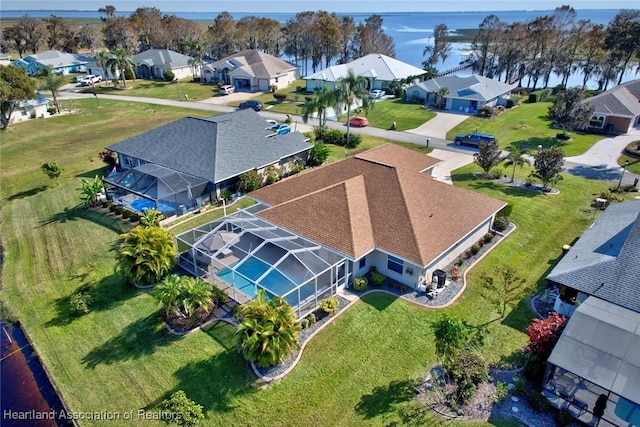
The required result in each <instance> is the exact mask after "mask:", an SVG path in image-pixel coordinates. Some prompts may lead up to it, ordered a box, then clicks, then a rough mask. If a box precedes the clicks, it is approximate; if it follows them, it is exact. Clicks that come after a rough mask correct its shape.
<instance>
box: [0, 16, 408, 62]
mask: <svg viewBox="0 0 640 427" xmlns="http://www.w3.org/2000/svg"><path fill="white" fill-rule="evenodd" d="M98 12H100V13H101V15H102V17H101V21H102V22H101V24H100V25H90V24H83V25H72V24H71V23H70V22H69V21H67V20H65V19H63V18H60V17H58V16H55V15H51V17H50V18H43V19H37V18H33V17H30V16H28V15H25V16H23V17H22V18H21V19H19V20H18V21H17V22H16V23H15V25H13V26H10V27H7V28H4V27H3V28H2V29H1V30H2V37H1V38H0V43H1V44H0V49H2V50H3V51H5V52H17V53H18V54H19V55H20V57H22V56H23V55H24V54H26V53H29V52H31V53H37V52H38V51H40V50H41V49H57V50H62V51H66V52H72V53H75V52H78V51H80V50H90V51H91V52H95V51H96V50H98V49H103V48H106V49H109V50H116V49H122V50H124V51H126V52H127V53H129V54H135V53H139V52H143V51H145V50H148V49H171V50H174V51H176V52H180V53H183V54H186V55H191V56H194V57H200V58H201V57H203V56H204V55H207V56H209V57H210V58H212V59H220V58H223V57H225V56H228V55H230V54H233V53H235V52H238V51H240V50H243V49H256V50H260V51H263V52H265V53H268V54H271V55H273V56H280V55H282V54H286V55H289V56H290V57H293V58H295V60H296V61H303V63H304V64H306V63H307V62H310V65H311V68H312V72H315V71H316V70H317V69H318V68H319V67H322V66H324V67H327V66H329V65H330V64H331V63H332V62H334V61H337V62H338V63H346V62H349V61H351V60H353V59H355V58H359V57H361V56H364V55H367V54H369V53H382V54H385V55H388V56H392V57H393V56H395V46H394V43H393V39H392V38H391V37H390V36H388V35H387V34H385V33H384V30H383V26H382V25H383V19H382V16H380V15H376V14H374V15H371V16H369V17H368V18H366V19H365V20H364V22H362V23H359V24H356V22H355V21H354V19H353V18H352V17H350V16H338V15H337V14H336V13H329V12H326V11H317V12H313V11H306V12H300V13H297V14H296V15H295V16H294V17H293V18H291V19H289V20H288V21H287V22H286V23H284V24H282V23H280V22H278V21H276V20H274V19H271V18H265V17H257V16H246V17H243V18H241V19H239V20H235V19H234V18H233V16H232V15H231V14H230V13H229V12H221V13H220V14H218V16H217V17H216V18H215V19H214V20H213V22H212V23H211V24H210V25H208V26H207V28H206V29H204V28H203V27H201V26H200V25H199V24H198V23H197V22H195V21H192V20H188V19H184V18H179V17H177V16H175V15H168V14H163V13H162V12H161V11H160V9H158V8H155V7H140V8H138V9H136V10H135V11H134V12H133V13H131V15H130V16H129V17H124V16H117V15H116V8H115V7H114V6H110V5H108V6H105V7H104V8H100V9H99V10H98ZM305 67H306V65H305ZM303 72H305V73H306V72H308V70H306V69H305V70H303Z"/></svg>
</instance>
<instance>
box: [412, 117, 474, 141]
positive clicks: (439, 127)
mask: <svg viewBox="0 0 640 427" xmlns="http://www.w3.org/2000/svg"><path fill="white" fill-rule="evenodd" d="M436 114H437V115H436V116H435V117H434V118H433V119H431V120H429V121H428V122H426V123H424V124H422V125H420V126H419V127H417V128H415V129H409V130H407V131H406V132H408V133H413V134H416V135H422V136H431V137H433V138H440V139H447V132H449V131H450V130H451V129H453V128H454V127H456V126H458V125H459V124H460V123H462V122H464V121H465V120H467V119H468V118H469V117H470V116H468V115H466V114H458V113H449V112H447V113H445V112H442V111H439V112H438V113H436Z"/></svg>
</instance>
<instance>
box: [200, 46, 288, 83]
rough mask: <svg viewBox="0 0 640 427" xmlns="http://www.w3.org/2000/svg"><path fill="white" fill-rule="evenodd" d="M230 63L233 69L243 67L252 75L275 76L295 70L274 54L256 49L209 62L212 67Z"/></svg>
mask: <svg viewBox="0 0 640 427" xmlns="http://www.w3.org/2000/svg"><path fill="white" fill-rule="evenodd" d="M228 64H231V65H232V68H233V69H234V70H236V69H243V70H245V71H246V72H247V74H250V75H253V76H254V77H276V76H278V75H280V74H284V73H287V72H289V71H292V70H295V69H296V66H295V65H292V64H290V63H288V62H287V61H284V60H282V59H280V58H277V57H275V56H272V55H269V54H267V53H264V52H259V51H257V50H250V49H245V50H243V51H241V52H237V53H234V54H233V55H229V56H227V57H224V58H222V59H220V60H218V61H216V62H214V63H212V64H211V67H213V68H220V67H224V66H225V65H228Z"/></svg>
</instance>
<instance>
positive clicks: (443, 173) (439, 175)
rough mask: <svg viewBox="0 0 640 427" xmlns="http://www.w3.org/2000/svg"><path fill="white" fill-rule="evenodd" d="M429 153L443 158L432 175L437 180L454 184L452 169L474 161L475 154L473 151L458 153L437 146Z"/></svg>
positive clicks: (437, 157)
mask: <svg viewBox="0 0 640 427" xmlns="http://www.w3.org/2000/svg"><path fill="white" fill-rule="evenodd" d="M429 155H430V156H431V157H435V158H436V159H440V160H442V161H441V162H440V163H438V164H437V165H436V166H435V167H434V168H433V171H432V173H431V176H432V177H433V178H434V179H436V180H437V181H442V182H446V183H447V184H453V182H452V181H451V171H453V170H456V169H458V168H461V167H462V166H465V165H468V164H469V163H472V162H473V154H471V153H458V152H455V151H448V150H441V149H439V148H435V149H434V150H433V151H432V152H431V154H429Z"/></svg>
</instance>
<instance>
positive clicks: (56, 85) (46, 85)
mask: <svg viewBox="0 0 640 427" xmlns="http://www.w3.org/2000/svg"><path fill="white" fill-rule="evenodd" d="M36 77H38V78H39V80H40V86H39V88H40V90H48V91H51V96H52V97H53V105H55V106H56V110H57V111H58V113H60V103H59V102H58V91H59V90H60V88H61V87H62V86H64V83H65V81H64V77H62V75H60V74H55V73H54V72H53V68H52V67H50V66H49V67H46V68H40V69H38V72H37V74H36Z"/></svg>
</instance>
